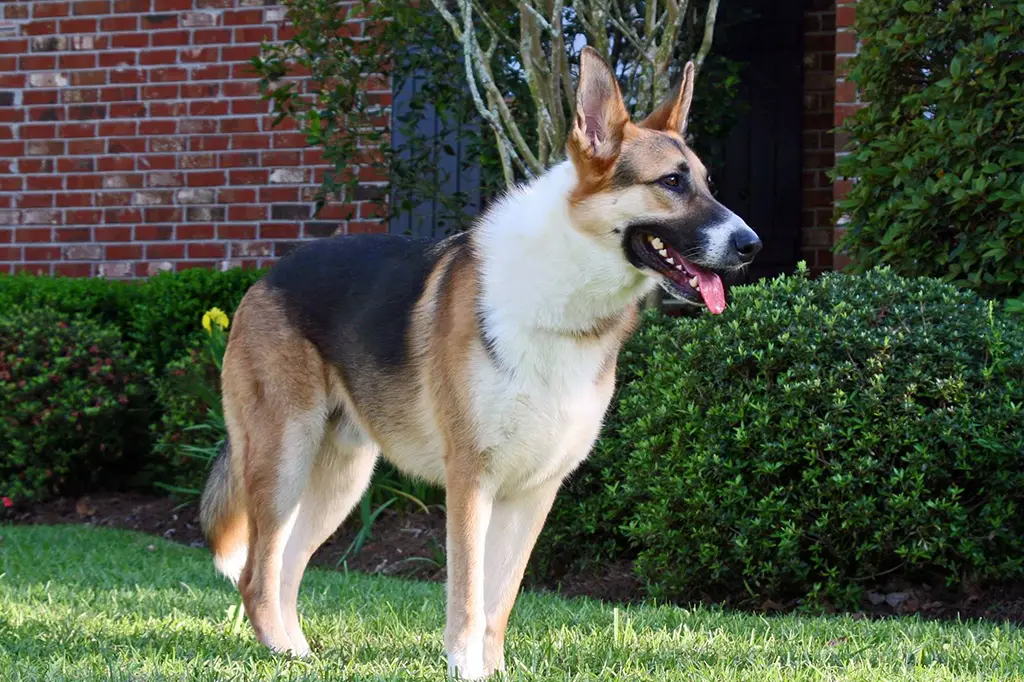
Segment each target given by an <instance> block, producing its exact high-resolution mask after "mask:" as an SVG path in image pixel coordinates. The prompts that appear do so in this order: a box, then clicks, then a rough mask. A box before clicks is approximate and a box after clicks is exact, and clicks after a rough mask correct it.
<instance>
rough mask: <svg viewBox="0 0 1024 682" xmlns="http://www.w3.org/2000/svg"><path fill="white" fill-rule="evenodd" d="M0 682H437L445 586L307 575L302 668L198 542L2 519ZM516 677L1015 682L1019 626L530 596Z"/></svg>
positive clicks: (517, 618)
mask: <svg viewBox="0 0 1024 682" xmlns="http://www.w3.org/2000/svg"><path fill="white" fill-rule="evenodd" d="M0 535H3V540H2V541H0V680H3V681H4V682H15V681H18V680H47V681H49V680H76V681H78V680H146V681H147V682H151V681H156V680H338V681H340V680H439V679H443V678H444V657H443V652H442V644H441V629H442V627H443V618H444V606H443V601H442V600H443V589H442V587H441V586H440V585H433V584H425V583H416V582H407V581H402V580H396V579H389V578H378V577H368V576H364V575H356V574H351V575H345V574H342V573H333V572H327V571H319V570H314V571H311V572H310V573H309V574H307V578H306V583H305V584H304V586H303V595H302V599H301V605H300V611H301V612H302V613H303V614H304V616H305V619H306V632H307V634H308V635H309V638H310V640H311V642H312V643H313V647H314V649H316V650H317V653H316V654H314V656H313V658H312V660H310V661H294V660H286V659H284V658H279V657H275V656H273V655H271V654H269V653H268V652H267V651H266V650H264V649H263V648H261V647H260V646H259V645H257V643H256V642H255V640H254V639H253V636H252V632H251V630H250V629H249V626H248V624H247V623H245V622H244V621H241V620H239V619H236V618H234V617H233V616H232V614H233V613H234V609H235V607H236V605H237V603H238V601H237V597H236V594H235V592H234V591H233V589H232V588H231V586H230V585H229V584H228V583H227V582H226V581H224V580H223V579H221V578H219V577H217V576H216V575H215V574H214V572H213V567H212V565H211V563H210V559H209V556H208V554H207V553H206V552H205V551H202V550H196V549H190V548H187V547H183V546H179V545H175V544H172V543H170V542H166V541H162V540H160V539H157V538H153V537H149V536H145V535H139V534H135V533H129V532H123V531H113V530H105V529H94V528H87V527H81V526H62V527H11V526H0ZM508 657H509V674H508V675H507V679H515V680H751V681H756V682H772V681H775V680H871V681H872V682H876V681H877V682H882V681H884V682H890V681H893V680H993V679H1000V680H1004V679H1005V680H1010V679H1024V632H1022V631H1021V630H1019V629H1016V628H1012V627H1011V628H1008V627H1006V626H996V625H993V624H983V623H963V624H958V623H934V622H931V623H926V622H922V621H919V620H917V619H913V618H911V619H902V620H889V621H883V622H878V621H875V622H869V621H864V620H860V621H855V620H851V619H849V618H845V617H832V618H807V617H789V616H787V617H773V618H762V617H759V616H755V615H740V614H724V613H720V612H716V611H713V610H707V609H683V608H675V607H651V606H636V607H630V608H626V609H620V610H618V611H617V612H616V611H615V610H614V609H613V607H612V606H609V605H606V604H602V603H598V602H592V601H587V600H579V599H577V600H564V599H560V598H557V597H553V596H542V595H537V594H526V595H524V596H523V597H522V598H521V599H520V600H519V603H518V604H517V605H516V610H515V611H514V612H513V616H512V624H511V626H510V629H509V642H508Z"/></svg>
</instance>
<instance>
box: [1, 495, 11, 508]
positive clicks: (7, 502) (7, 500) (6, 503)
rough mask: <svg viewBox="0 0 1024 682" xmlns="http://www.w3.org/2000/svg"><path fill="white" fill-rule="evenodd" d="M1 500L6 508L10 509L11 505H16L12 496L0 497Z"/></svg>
mask: <svg viewBox="0 0 1024 682" xmlns="http://www.w3.org/2000/svg"><path fill="white" fill-rule="evenodd" d="M0 502H3V505H4V508H5V509H10V508H11V507H13V506H14V503H13V502H11V498H9V497H0Z"/></svg>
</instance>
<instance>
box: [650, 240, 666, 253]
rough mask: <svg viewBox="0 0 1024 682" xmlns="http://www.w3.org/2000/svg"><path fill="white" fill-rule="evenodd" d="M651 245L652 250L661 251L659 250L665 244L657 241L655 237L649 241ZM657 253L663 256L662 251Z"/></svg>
mask: <svg viewBox="0 0 1024 682" xmlns="http://www.w3.org/2000/svg"><path fill="white" fill-rule="evenodd" d="M651 245H652V246H654V248H656V249H661V248H663V247H664V246H665V244H664V243H663V242H662V241H661V240H660V239H658V238H657V237H654V238H653V239H651ZM658 253H660V254H661V255H662V256H664V255H665V252H664V251H659V252H658Z"/></svg>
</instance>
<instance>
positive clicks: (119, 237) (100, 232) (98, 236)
mask: <svg viewBox="0 0 1024 682" xmlns="http://www.w3.org/2000/svg"><path fill="white" fill-rule="evenodd" d="M93 232H94V235H95V240H96V241H98V242H126V241H129V240H130V239H131V238H132V228H131V227H121V226H118V227H109V226H107V227H97V228H95V229H94V230H93Z"/></svg>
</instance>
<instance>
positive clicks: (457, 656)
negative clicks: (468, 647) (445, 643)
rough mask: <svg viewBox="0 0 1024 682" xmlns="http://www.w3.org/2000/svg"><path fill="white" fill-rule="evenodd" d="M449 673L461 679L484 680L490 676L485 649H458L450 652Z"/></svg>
mask: <svg viewBox="0 0 1024 682" xmlns="http://www.w3.org/2000/svg"><path fill="white" fill-rule="evenodd" d="M471 654H475V655H471ZM448 675H449V676H450V677H455V678H457V679H460V680H482V679H484V678H486V677H488V676H489V674H488V672H487V671H486V669H485V668H484V655H483V651H475V652H465V651H456V652H454V653H450V654H448Z"/></svg>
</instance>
